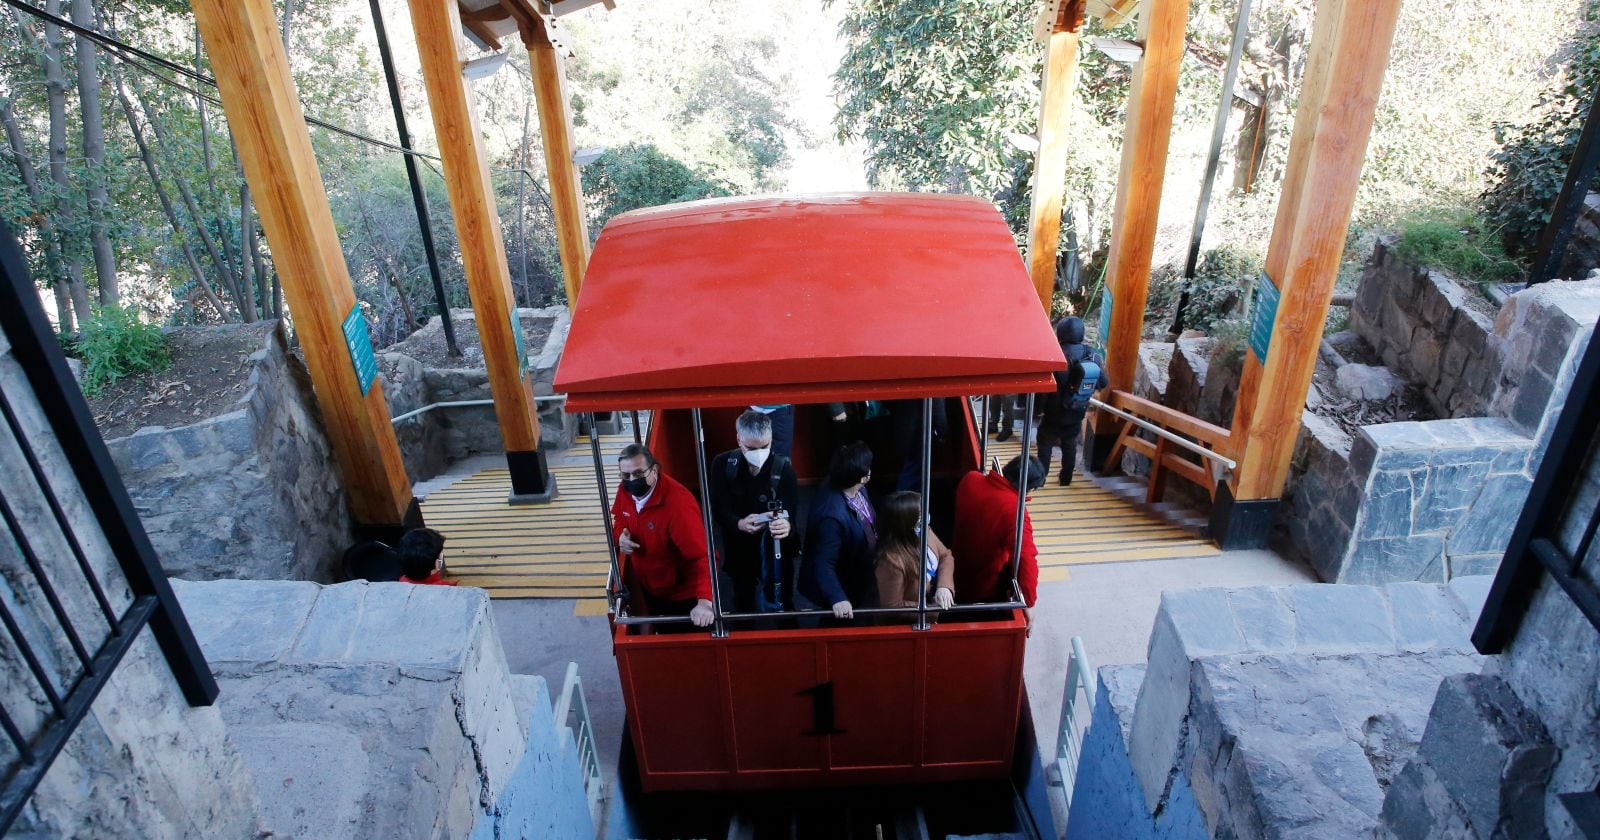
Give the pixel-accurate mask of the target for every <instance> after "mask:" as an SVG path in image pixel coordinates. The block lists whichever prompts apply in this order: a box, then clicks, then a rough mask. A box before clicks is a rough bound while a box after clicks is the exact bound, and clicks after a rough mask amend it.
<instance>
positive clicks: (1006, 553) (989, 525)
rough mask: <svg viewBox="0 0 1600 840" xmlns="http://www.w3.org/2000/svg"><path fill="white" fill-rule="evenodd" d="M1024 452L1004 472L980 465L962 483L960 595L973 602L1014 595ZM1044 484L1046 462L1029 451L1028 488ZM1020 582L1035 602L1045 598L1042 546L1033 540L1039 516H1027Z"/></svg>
mask: <svg viewBox="0 0 1600 840" xmlns="http://www.w3.org/2000/svg"><path fill="white" fill-rule="evenodd" d="M1021 472H1022V456H1020V455H1019V456H1017V457H1016V458H1013V459H1011V463H1009V464H1006V465H1005V467H1004V468H1003V469H1002V470H1001V471H1000V472H992V471H991V472H989V473H980V472H978V471H976V470H974V471H972V472H970V473H967V474H966V475H965V476H963V477H962V479H961V483H960V484H958V485H956V538H955V540H954V545H952V546H951V550H952V553H953V554H954V555H955V562H956V600H958V601H960V602H962V603H967V604H980V603H998V602H1003V601H1009V600H1011V598H1012V594H1011V552H1012V550H1013V547H1014V546H1015V545H1016V541H1017V483H1018V479H1019V478H1020V477H1021ZM1043 485H1044V466H1043V465H1042V464H1040V463H1039V459H1038V458H1035V457H1033V456H1032V455H1029V456H1028V492H1030V493H1031V492H1033V491H1034V490H1037V489H1039V488H1040V487H1041V486H1043ZM1017 586H1018V587H1019V588H1020V589H1021V590H1022V600H1023V602H1024V603H1026V604H1027V605H1028V606H1029V607H1032V606H1033V604H1034V602H1035V601H1037V600H1038V598H1039V549H1038V547H1036V546H1035V545H1034V544H1033V521H1032V520H1031V519H1029V518H1028V515H1027V513H1026V512H1024V513H1023V516H1022V562H1021V564H1019V565H1018V567H1017Z"/></svg>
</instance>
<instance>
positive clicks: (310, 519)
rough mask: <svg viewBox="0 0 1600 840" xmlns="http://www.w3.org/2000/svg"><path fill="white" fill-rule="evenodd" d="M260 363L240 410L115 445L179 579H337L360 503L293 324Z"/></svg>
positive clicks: (265, 348) (273, 338)
mask: <svg viewBox="0 0 1600 840" xmlns="http://www.w3.org/2000/svg"><path fill="white" fill-rule="evenodd" d="M248 364H249V365H250V366H251V372H250V387H249V390H248V391H247V392H246V393H245V395H244V396H243V397H242V398H240V400H239V402H238V407H237V408H236V409H234V410H233V411H230V412H228V413H227V414H223V415H221V416H219V417H213V418H210V419H208V420H204V421H201V422H199V423H195V424H193V425H189V426H180V427H177V428H170V429H169V428H164V427H160V426H152V427H147V428H144V429H140V430H139V431H137V432H135V433H134V434H132V435H129V436H127V437H124V438H117V439H115V440H111V441H107V443H106V445H107V447H108V448H109V449H110V451H111V457H112V460H113V461H114V462H115V463H116V465H117V470H118V472H119V473H121V475H122V480H123V482H124V483H125V484H126V485H127V486H128V492H129V495H130V496H132V498H133V503H134V507H135V508H136V509H137V510H138V512H139V518H140V519H141V520H143V522H144V526H145V529H146V531H148V532H149V534H150V540H151V542H152V543H154V544H155V547H156V551H157V552H158V553H159V554H160V555H161V560H162V564H163V565H164V566H165V568H166V570H167V573H168V574H170V575H173V576H177V577H183V578H190V579H198V580H205V579H212V578H225V577H226V578H232V577H242V578H256V579H290V580H332V579H333V576H334V574H335V570H336V567H337V563H338V557H339V554H340V552H342V551H343V550H344V549H345V548H346V547H347V546H349V545H350V543H351V540H352V536H351V523H350V515H349V503H348V501H347V499H346V497H345V492H344V484H343V481H342V479H341V478H340V476H339V473H338V468H337V467H336V465H335V463H334V460H333V454H332V451H331V450H330V449H329V446H328V440H327V437H326V435H325V434H324V432H323V426H322V420H321V413H320V409H318V407H317V405H316V402H315V399H314V397H313V395H312V392H311V384H310V378H309V376H308V375H307V373H306V371H305V367H304V365H303V364H302V363H301V362H300V360H299V359H298V358H296V357H295V356H294V355H293V354H291V353H290V352H289V350H288V343H287V340H286V338H285V336H284V332H283V327H282V324H281V323H280V324H278V325H277V326H276V327H274V328H273V329H272V330H270V331H268V332H267V333H266V337H265V340H264V342H263V345H262V347H261V349H260V350H258V351H256V352H255V353H253V354H251V356H250V357H249V360H248Z"/></svg>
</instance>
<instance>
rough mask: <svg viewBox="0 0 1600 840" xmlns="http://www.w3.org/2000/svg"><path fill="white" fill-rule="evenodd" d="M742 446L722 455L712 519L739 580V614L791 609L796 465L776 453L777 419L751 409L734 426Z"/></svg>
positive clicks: (716, 465) (728, 566)
mask: <svg viewBox="0 0 1600 840" xmlns="http://www.w3.org/2000/svg"><path fill="white" fill-rule="evenodd" d="M734 434H735V437H736V439H737V440H738V442H739V448H737V449H730V450H728V451H727V452H724V453H722V454H720V455H718V456H717V457H716V458H715V459H713V460H712V462H711V468H710V470H709V471H708V473H707V477H708V479H709V480H710V482H711V518H712V520H713V521H715V522H716V524H717V528H718V530H719V531H720V532H721V534H722V568H723V569H724V570H725V571H727V573H728V577H729V578H730V579H732V581H733V603H734V605H735V606H734V609H735V610H737V611H739V612H774V611H777V610H787V609H789V608H790V604H791V603H792V602H793V595H792V593H791V592H790V591H789V588H790V585H791V582H792V581H793V580H794V558H795V556H796V555H797V554H798V553H799V546H798V544H797V542H798V541H796V540H790V539H788V537H789V535H790V534H791V533H793V528H792V527H791V521H790V517H791V516H793V515H794V512H795V511H796V510H797V509H798V506H797V498H798V497H797V495H796V487H797V481H796V478H795V472H794V465H793V464H791V463H790V462H789V459H788V458H786V457H784V456H783V455H778V454H775V453H774V452H773V451H772V450H773V442H772V419H771V416H770V415H767V414H762V413H761V412H759V411H746V412H745V413H743V414H741V415H739V419H738V421H737V422H736V423H735V424H734Z"/></svg>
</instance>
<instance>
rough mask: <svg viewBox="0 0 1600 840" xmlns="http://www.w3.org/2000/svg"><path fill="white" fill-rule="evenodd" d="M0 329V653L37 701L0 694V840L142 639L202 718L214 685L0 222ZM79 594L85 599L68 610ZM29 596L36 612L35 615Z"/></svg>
mask: <svg viewBox="0 0 1600 840" xmlns="http://www.w3.org/2000/svg"><path fill="white" fill-rule="evenodd" d="M0 329H3V331H4V335H5V340H6V341H7V342H8V343H9V344H10V354H11V356H12V358H13V359H14V360H15V362H16V364H17V365H18V366H19V367H20V371H21V377H20V378H18V377H6V378H5V381H6V382H8V383H16V382H18V381H20V380H25V381H26V383H27V386H28V387H27V388H26V389H24V388H15V386H14V385H13V386H12V388H14V390H13V389H12V388H0V415H3V416H4V422H5V428H6V433H7V434H8V435H9V437H10V441H9V443H0V446H5V447H6V448H7V449H8V450H10V451H8V452H6V453H5V454H6V457H7V458H8V459H9V458H16V459H18V460H20V461H22V462H23V463H25V464H26V466H27V470H26V474H19V473H16V472H13V473H11V474H8V475H7V476H6V481H5V485H4V490H3V491H0V519H3V521H4V524H5V527H6V530H7V531H8V539H9V540H10V541H11V543H12V544H13V545H14V547H15V549H16V556H18V557H20V558H21V560H22V563H23V565H25V566H26V571H25V572H24V571H23V570H22V569H15V570H9V573H8V574H7V575H6V576H5V580H6V585H5V586H4V587H0V596H3V597H0V624H3V625H4V631H5V632H4V636H3V637H0V638H3V641H0V644H5V645H9V646H10V647H11V648H12V650H13V651H14V652H15V654H16V655H17V656H18V657H20V659H21V660H22V661H23V662H24V663H26V671H27V677H26V678H25V679H28V680H31V684H29V685H28V686H27V688H26V689H25V691H27V693H29V694H32V693H33V691H34V690H35V689H36V690H37V696H38V697H39V698H41V699H42V702H37V703H33V704H30V706H29V707H19V706H18V705H16V698H17V696H18V695H19V694H21V692H14V691H8V692H7V694H6V696H5V697H4V699H0V729H3V730H4V731H5V739H4V740H3V741H0V746H3V745H9V747H10V750H14V751H15V752H14V754H7V755H4V758H5V763H4V765H3V771H0V772H3V775H0V834H4V833H5V832H6V831H8V830H9V829H10V828H11V826H12V824H13V823H14V822H15V821H16V819H17V817H18V816H19V815H20V814H21V812H22V809H23V806H24V805H25V804H26V803H27V800H28V797H29V796H31V795H32V793H33V791H34V789H35V788H37V787H38V785H39V782H40V781H41V780H42V779H43V778H44V775H45V773H46V772H47V771H48V770H49V769H50V765H51V764H52V762H53V761H54V760H55V758H56V756H57V755H58V754H59V753H60V752H61V750H62V748H63V747H64V746H65V745H66V743H67V741H68V739H69V738H71V736H72V734H73V732H74V731H75V730H76V729H77V726H78V724H79V723H80V722H81V721H82V720H83V718H84V716H85V715H87V714H88V712H89V709H90V706H91V704H92V703H93V702H94V700H95V697H96V696H98V695H99V693H100V690H101V689H102V688H104V687H105V685H106V683H107V681H108V680H109V679H110V678H111V675H112V673H113V672H114V671H115V670H116V668H117V666H118V663H119V662H120V661H121V660H122V658H123V656H124V655H125V654H127V652H128V650H129V648H131V647H132V645H133V643H134V641H135V640H136V639H137V638H138V636H139V633H140V631H141V630H143V629H144V627H145V626H146V625H149V627H150V629H151V631H152V632H153V633H154V635H155V639H156V642H157V644H158V645H159V646H160V648H161V650H162V653H163V654H164V655H165V657H166V660H167V664H168V667H169V668H171V670H172V675H173V677H174V678H175V679H176V680H177V682H178V686H179V688H180V689H181V690H182V691H183V695H184V699H185V700H187V701H188V703H189V704H190V705H193V706H204V705H210V704H211V702H212V701H213V700H215V699H216V696H217V684H216V681H215V680H213V679H212V677H211V672H210V670H209V669H208V668H207V667H206V662H205V659H204V657H203V656H202V655H201V653H200V647H199V645H198V644H197V643H196V642H195V639H194V635H193V633H192V632H191V631H190V629H189V625H188V622H187V621H186V620H185V619H184V617H183V612H182V610H181V609H180V608H179V606H178V602H177V599H176V597H175V596H174V595H173V592H172V587H171V585H170V584H168V582H167V579H166V576H165V574H164V573H163V572H162V569H161V564H160V562H159V560H158V559H157V557H156V554H155V550H154V548H152V546H151V544H150V540H149V538H148V537H147V536H146V534H145V532H144V527H143V526H142V525H141V524H140V522H139V519H138V517H137V515H135V513H134V510H133V504H132V502H131V501H130V500H129V498H128V494H127V490H126V489H125V488H124V487H123V486H122V482H121V480H120V479H119V478H118V476H117V473H116V468H115V466H114V465H113V464H112V462H111V456H110V453H109V452H108V451H107V450H106V446H105V443H104V441H102V440H101V438H100V435H99V433H98V432H97V431H96V429H95V427H94V424H93V422H92V421H91V420H90V414H89V408H88V405H87V404H86V403H85V401H84V399H83V395H82V394H81V393H80V392H79V390H78V387H77V384H76V382H75V381H74V380H73V378H72V375H71V373H70V372H69V371H68V370H67V364H66V359H65V357H64V356H63V355H62V352H61V348H60V345H59V344H58V342H57V339H56V337H55V334H54V333H53V332H52V330H51V328H50V324H49V322H48V321H47V320H46V318H45V314H44V310H43V308H42V306H41V305H40V303H39V295H38V290H37V289H36V288H35V286H34V284H33V281H32V279H31V278H30V277H29V275H28V272H27V269H26V266H25V265H24V263H23V258H22V250H21V248H20V247H19V246H18V244H17V240H16V238H15V237H14V236H13V234H12V232H11V229H10V228H9V227H7V226H6V225H5V224H4V222H0ZM27 390H31V391H32V394H31V395H28V394H26V393H25V392H26V391H27ZM34 400H37V408H35V407H34V406H33V405H32V403H33V401H34ZM35 412H37V414H36V415H35ZM29 416H37V417H38V418H39V419H42V420H43V423H44V425H45V426H46V427H48V429H49V437H48V438H44V436H38V437H34V436H30V435H29V434H28V433H27V429H28V424H27V423H26V419H27V417H29ZM41 438H44V439H41ZM13 447H14V449H13ZM52 450H59V458H60V459H61V460H64V461H65V463H66V465H67V467H68V469H69V470H70V473H71V476H70V479H69V478H66V477H63V476H61V475H60V472H59V471H57V473H56V476H55V477H54V478H52V476H51V475H50V474H49V470H47V469H46V466H45V464H46V462H56V461H57V460H58V456H57V454H56V452H55V451H52ZM13 453H14V454H13ZM30 484H31V487H30V486H29V485H30ZM19 491H21V492H19ZM79 493H81V494H82V497H83V500H84V501H85V502H87V505H88V511H89V513H90V514H92V516H93V517H94V520H95V522H96V524H97V525H98V528H99V530H100V532H101V535H102V536H103V540H104V544H105V546H106V548H107V549H109V554H110V555H111V556H112V557H114V559H115V561H116V565H117V567H118V568H120V570H121V572H122V575H123V578H124V581H123V582H125V583H126V586H127V589H128V596H129V597H127V598H126V600H127V603H126V604H120V603H114V602H120V601H122V600H124V597H123V596H122V595H121V591H120V589H118V588H115V587H113V588H112V591H111V593H110V594H108V592H107V589H108V586H107V584H108V581H106V580H104V579H102V576H101V574H100V573H99V572H97V571H96V569H95V564H94V563H93V562H92V560H91V557H97V556H100V553H99V552H97V551H95V549H94V546H96V545H97V542H96V541H95V539H94V538H93V535H91V534H87V533H79V532H78V529H77V528H75V527H74V525H73V522H72V520H71V518H70V516H69V514H68V512H67V507H69V506H71V507H76V505H75V504H73V502H72V499H73V497H74V496H75V495H76V494H79ZM41 502H42V504H40V503H41ZM24 504H29V505H31V506H37V507H42V508H47V509H48V511H49V521H50V522H51V523H52V529H53V530H54V531H55V532H56V533H55V534H53V535H52V534H50V533H47V531H46V529H45V528H42V527H40V526H39V525H37V524H33V523H31V522H29V523H26V524H25V523H24V521H23V506H24ZM57 537H59V540H57V539H56V538H57ZM58 545H65V546H66V551H65V554H69V555H70V558H69V557H67V556H64V555H63V553H62V552H60V551H59V550H55V549H54V547H55V546H58ZM113 583H114V582H113ZM84 591H87V593H89V595H90V596H91V597H90V598H86V599H85V598H79V599H73V598H71V597H70V595H71V593H83V592H84ZM34 592H37V593H38V597H39V598H42V600H43V602H44V603H43V604H42V605H41V604H37V603H34ZM64 595H65V596H67V597H63V596H64ZM80 602H81V603H80ZM119 608H120V612H119ZM41 636H43V637H41ZM63 642H65V644H63ZM63 648H70V652H65V651H64V650H63ZM10 750H0V754H4V753H9V752H10Z"/></svg>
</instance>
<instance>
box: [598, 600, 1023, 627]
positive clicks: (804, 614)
mask: <svg viewBox="0 0 1600 840" xmlns="http://www.w3.org/2000/svg"><path fill="white" fill-rule="evenodd" d="M1027 606H1028V605H1027V604H1025V603H1023V602H1022V600H1021V599H1020V598H1019V599H1017V600H1014V601H995V602H992V603H980V604H956V605H954V606H952V607H949V608H947V609H942V610H932V611H929V612H931V613H932V614H934V615H937V614H939V613H955V612H993V611H995V610H1006V609H1024V608H1026V607H1027ZM851 614H853V615H916V614H917V608H916V607H859V608H856V609H853V610H851ZM812 617H816V618H832V617H833V610H779V611H774V612H754V613H723V614H722V619H723V620H724V621H754V620H758V619H764V618H771V619H778V618H812ZM688 621H689V617H688V616H686V615H628V614H627V612H621V613H618V614H617V616H616V623H617V624H624V625H627V624H685V623H687V622H688ZM863 626H866V625H863Z"/></svg>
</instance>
